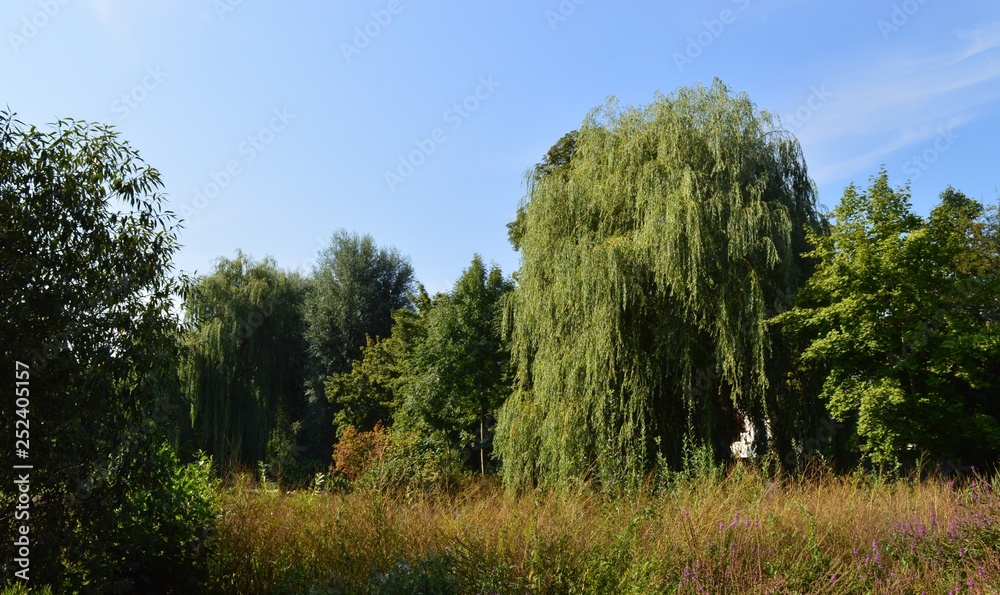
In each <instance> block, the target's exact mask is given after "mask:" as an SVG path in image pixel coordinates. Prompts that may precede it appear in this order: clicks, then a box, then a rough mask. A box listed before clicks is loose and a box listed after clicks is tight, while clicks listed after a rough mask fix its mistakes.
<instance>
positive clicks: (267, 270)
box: [181, 253, 306, 470]
mask: <svg viewBox="0 0 1000 595" xmlns="http://www.w3.org/2000/svg"><path fill="white" fill-rule="evenodd" d="M304 294H305V292H304V287H303V282H302V281H301V279H299V278H298V277H297V276H295V275H290V274H288V273H285V272H284V271H282V270H280V269H278V268H277V266H276V265H275V263H274V261H273V260H270V259H265V260H263V261H259V262H258V261H254V260H252V259H250V258H248V257H246V256H244V255H243V254H242V253H238V254H237V256H236V258H234V259H232V260H229V259H225V258H221V259H219V261H218V262H217V264H216V268H215V271H214V272H213V273H212V274H211V275H207V276H204V277H200V278H199V279H197V281H196V282H195V284H194V285H193V286H192V287H191V288H190V289H189V291H188V293H187V296H186V299H185V304H184V308H185V315H186V324H187V332H186V336H185V347H186V348H185V350H184V354H185V356H184V359H183V361H182V365H181V378H182V382H183V387H184V391H185V393H186V396H187V397H188V399H189V400H190V402H192V403H193V415H192V417H193V421H194V430H195V434H196V441H197V443H198V446H199V447H200V448H202V449H203V450H205V451H206V452H208V453H210V454H212V455H213V456H214V458H215V461H216V462H217V463H218V464H219V465H220V468H221V469H223V470H226V469H230V468H232V467H233V465H236V464H243V465H256V464H257V463H258V462H259V461H262V460H264V459H265V457H266V455H267V447H268V442H269V440H271V438H272V437H275V432H276V431H283V432H284V433H285V434H288V433H290V432H289V428H287V427H284V428H279V423H280V424H283V425H286V426H290V424H291V421H290V420H292V419H295V418H296V416H297V415H300V414H301V411H300V410H301V408H302V406H303V405H302V403H303V401H304V395H303V393H304V390H303V382H304V366H305V358H306V346H305V340H304V338H303V332H304V323H303V321H302V315H301V310H302V300H303V297H304Z"/></svg>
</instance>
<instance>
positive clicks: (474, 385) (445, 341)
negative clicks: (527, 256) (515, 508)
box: [401, 255, 512, 473]
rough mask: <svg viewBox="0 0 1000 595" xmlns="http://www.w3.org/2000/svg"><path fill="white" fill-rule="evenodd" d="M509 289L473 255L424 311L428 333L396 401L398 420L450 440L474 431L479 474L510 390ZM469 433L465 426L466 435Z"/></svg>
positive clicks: (498, 274) (497, 270)
mask: <svg viewBox="0 0 1000 595" xmlns="http://www.w3.org/2000/svg"><path fill="white" fill-rule="evenodd" d="M511 289H512V285H511V282H510V281H509V280H507V279H505V278H504V276H503V273H502V271H501V270H500V268H499V267H498V266H496V265H494V266H492V267H491V268H490V269H488V270H487V268H486V267H485V266H484V264H483V261H482V258H481V257H480V256H479V255H476V256H475V257H474V258H473V260H472V263H471V264H470V265H469V268H467V269H466V270H465V271H464V272H463V273H462V276H461V277H460V278H459V280H458V281H457V282H456V283H455V287H454V290H453V291H452V293H451V294H450V295H447V296H441V297H439V298H438V300H436V303H435V306H434V308H432V309H430V310H429V311H428V312H427V318H426V320H427V323H426V324H427V336H426V339H425V341H424V343H423V344H422V345H420V347H419V349H418V350H417V352H416V353H415V356H416V361H415V365H414V366H413V368H415V369H416V372H417V374H416V378H414V379H413V380H412V381H411V382H410V383H409V389H410V390H409V391H408V393H407V394H406V395H405V397H406V398H405V401H404V402H403V403H402V404H401V405H402V407H403V409H404V411H405V415H404V419H408V420H409V422H410V423H411V424H413V425H414V426H416V428H419V429H423V430H424V431H441V432H444V433H445V434H446V435H449V436H450V437H451V439H452V441H453V442H459V443H461V442H468V441H467V440H461V436H462V435H463V434H466V435H471V434H473V433H477V434H478V438H477V439H476V440H475V443H474V446H473V449H474V450H475V451H476V452H478V455H479V456H478V459H479V460H478V467H479V470H480V472H482V473H485V471H486V468H487V458H488V457H489V453H490V452H491V451H492V425H493V419H494V416H495V415H496V412H497V409H498V408H499V407H500V405H501V404H502V403H503V401H504V399H506V397H507V395H508V394H509V393H510V374H509V365H510V362H509V360H510V356H509V353H508V351H507V348H506V345H505V344H504V341H503V337H502V335H501V314H502V302H503V299H504V296H506V295H507V294H508V293H509V292H510V291H511ZM469 430H472V431H471V432H470V431H469Z"/></svg>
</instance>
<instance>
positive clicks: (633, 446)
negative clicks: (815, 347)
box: [497, 81, 822, 486]
mask: <svg viewBox="0 0 1000 595" xmlns="http://www.w3.org/2000/svg"><path fill="white" fill-rule="evenodd" d="M568 153H569V158H568V160H558V163H559V165H558V166H556V167H555V168H541V170H539V171H538V173H539V175H529V176H528V177H527V180H528V197H527V201H526V203H525V205H524V206H523V211H524V213H523V218H522V221H521V222H520V223H519V224H518V225H517V226H516V234H515V235H513V238H512V239H515V246H516V247H518V248H519V249H520V252H521V255H522V266H521V269H520V271H518V273H517V275H516V279H517V282H518V289H517V291H516V292H515V293H514V298H513V299H512V327H511V330H512V357H513V361H514V364H515V366H516V370H517V381H516V387H515V391H514V394H513V396H512V397H511V398H510V399H508V401H507V403H506V404H505V405H504V407H503V409H502V411H501V415H500V419H499V427H498V431H497V446H498V451H499V453H500V455H501V457H502V459H503V462H504V466H503V471H504V476H505V480H506V481H507V483H508V485H514V486H519V485H524V484H529V483H531V482H534V481H538V480H541V481H543V482H558V481H565V480H568V479H570V478H575V477H579V476H581V475H583V474H584V473H586V472H588V471H593V472H594V473H595V474H596V475H597V476H598V477H600V478H601V479H602V480H604V481H607V482H615V481H619V480H626V481H631V480H634V479H635V478H638V477H640V476H641V474H642V473H643V472H644V470H646V469H648V468H649V467H650V466H651V465H652V464H653V462H654V461H655V460H657V459H658V458H659V457H662V458H663V459H665V460H666V461H667V462H668V464H672V465H679V464H680V462H681V461H682V459H683V456H684V452H683V451H684V444H685V441H686V442H687V443H689V444H700V445H703V446H704V447H706V448H711V449H712V450H713V451H714V452H715V453H716V455H717V456H719V457H721V456H724V455H725V454H728V447H729V444H730V443H731V442H732V441H733V440H734V439H735V438H736V437H737V436H738V435H739V432H740V430H741V429H742V425H743V423H742V420H743V419H747V420H749V422H750V424H751V425H752V426H753V428H754V429H755V430H756V436H757V439H758V443H759V444H758V445H759V446H760V447H761V449H764V448H767V447H768V445H767V443H766V439H767V436H768V435H769V434H768V432H767V426H768V425H769V426H770V428H771V434H770V435H771V436H774V438H775V442H776V444H775V445H772V446H771V448H781V447H782V443H783V441H785V442H787V434H788V425H789V423H790V422H789V421H788V418H787V416H786V415H785V411H784V410H783V402H782V393H781V390H780V388H778V385H779V384H780V379H781V375H780V373H779V372H780V370H779V367H778V366H776V365H774V364H775V358H774V354H775V349H776V347H775V343H776V342H780V338H779V337H777V335H776V333H774V332H773V331H772V330H771V329H769V327H768V325H767V320H768V318H769V317H770V316H772V315H773V314H775V313H776V312H775V310H781V309H784V308H785V307H787V306H786V304H785V301H786V298H785V296H790V295H793V294H794V292H795V290H796V289H797V288H798V286H799V285H800V284H801V282H802V280H803V278H804V277H805V276H806V275H807V273H808V263H806V262H804V261H803V260H802V259H801V258H799V257H798V255H799V254H800V253H801V252H802V251H804V250H805V248H806V244H805V236H804V233H805V228H806V227H811V228H818V227H820V226H821V224H822V221H821V218H820V217H819V216H818V215H817V214H816V212H815V210H814V204H815V198H814V196H815V192H814V186H813V184H812V182H811V181H810V179H809V178H808V176H807V172H806V166H805V164H804V162H803V159H802V154H801V150H800V148H799V145H798V143H797V141H795V139H794V138H792V137H791V136H790V135H789V134H788V133H787V132H785V131H784V130H782V129H781V128H780V127H779V126H778V124H777V123H776V122H775V120H774V119H773V118H772V116H771V115H770V114H768V113H766V112H761V111H758V110H757V108H756V107H755V106H754V104H753V103H752V102H751V101H750V100H749V98H747V97H746V96H745V95H733V94H732V93H731V92H730V90H729V89H728V88H727V87H725V86H724V85H723V84H722V83H720V82H718V81H716V82H715V83H714V84H713V86H712V87H710V88H705V87H701V86H698V87H695V88H683V89H680V90H679V91H677V92H676V93H675V94H673V95H671V96H669V97H663V96H660V97H658V98H657V99H656V101H654V102H653V103H652V104H651V105H649V106H646V107H627V108H622V107H620V106H619V105H618V104H617V103H616V102H614V101H612V102H609V103H608V105H606V106H605V107H604V108H603V109H599V110H596V111H594V112H593V113H591V114H590V115H589V116H588V117H587V119H586V120H585V121H584V123H583V125H582V127H581V128H580V129H579V131H578V133H577V135H576V138H575V140H574V141H573V143H572V151H571V152H568ZM548 170H551V171H548Z"/></svg>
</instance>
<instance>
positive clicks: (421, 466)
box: [0, 82, 1000, 591]
mask: <svg viewBox="0 0 1000 595" xmlns="http://www.w3.org/2000/svg"><path fill="white" fill-rule="evenodd" d="M0 131H2V135H3V136H2V137H0V189H2V192H3V200H2V204H0V208H2V212H0V225H2V226H3V227H2V230H0V232H2V246H0V273H2V275H3V283H2V291H3V292H4V299H3V300H2V302H0V307H2V308H3V312H2V316H0V351H2V353H3V356H4V361H5V362H7V364H9V366H10V368H13V367H14V362H15V361H22V362H25V363H27V364H29V365H30V366H31V374H32V381H31V382H32V384H31V391H32V394H33V395H35V396H34V397H32V408H31V413H30V415H31V420H32V421H31V424H32V428H36V427H38V428H39V431H38V432H37V433H36V434H33V435H32V451H31V457H32V460H33V462H34V464H35V466H36V468H38V469H44V470H45V472H44V474H39V477H38V479H37V480H33V483H32V493H33V495H34V496H35V500H33V502H34V504H33V505H32V510H31V515H32V517H31V518H32V519H33V520H32V523H33V525H32V526H33V527H34V528H33V531H37V533H34V534H33V540H34V541H33V542H32V543H33V544H35V545H34V546H33V547H35V548H36V549H35V551H36V552H37V556H36V557H34V558H33V572H37V575H36V576H45V577H47V578H45V579H44V580H45V581H47V582H48V583H50V584H52V585H53V586H55V587H56V589H57V590H69V591H76V590H81V589H84V588H90V587H87V586H88V585H90V586H91V587H93V586H95V585H96V586H97V588H98V589H110V590H128V589H140V588H141V589H143V590H147V591H148V590H150V589H154V588H158V589H160V590H163V591H171V590H173V591H183V590H185V589H188V588H190V585H191V584H192V583H191V582H189V581H198V580H201V579H200V578H199V577H202V578H203V573H204V571H205V552H204V547H203V546H204V544H205V537H206V536H207V535H209V534H210V532H211V531H210V529H211V517H212V513H211V501H212V494H213V490H214V488H213V483H212V482H213V481H214V480H213V479H211V478H210V476H209V473H208V468H209V463H208V461H209V460H210V461H211V467H212V469H213V470H214V476H215V477H227V476H229V475H231V473H232V472H234V471H238V470H242V469H249V470H252V471H253V472H254V473H257V474H258V478H259V479H260V480H261V481H265V482H271V481H278V482H281V483H283V484H284V485H286V486H288V487H296V486H300V487H301V486H305V485H307V484H310V483H311V484H312V486H313V487H314V488H320V487H322V486H324V485H327V486H329V485H331V484H332V485H334V486H340V487H345V488H346V487H348V486H349V485H351V484H352V483H353V484H355V485H368V486H371V487H374V488H378V489H384V488H403V489H412V488H427V487H431V488H433V487H446V486H449V485H452V483H453V480H455V479H456V478H458V477H460V476H462V475H468V474H472V473H476V474H487V473H498V474H499V475H500V476H501V477H502V479H503V482H504V484H505V485H506V486H507V487H508V488H510V489H513V490H517V489H524V488H528V487H534V486H539V485H541V486H556V485H567V484H571V483H577V482H580V481H582V480H585V481H589V482H591V484H592V485H595V486H602V487H604V488H607V489H612V490H614V489H619V488H626V489H627V488H631V487H635V486H636V485H638V484H639V483H640V482H643V481H645V480H646V479H647V478H648V477H650V474H656V476H657V477H669V476H670V474H672V473H676V472H679V471H685V470H690V469H691V468H692V466H701V467H702V468H704V467H706V466H707V467H714V466H718V465H721V464H724V463H726V462H727V461H731V460H732V459H733V458H735V457H736V452H737V451H736V450H735V449H734V448H733V445H734V443H736V442H738V441H741V442H742V443H743V444H744V447H745V450H746V451H747V452H749V453H751V454H752V455H754V456H755V458H756V459H757V460H760V461H763V462H764V467H766V468H768V469H770V470H771V471H777V470H778V468H779V467H780V468H783V469H784V471H790V472H795V471H797V470H801V469H802V468H803V466H804V465H805V464H806V463H807V462H808V461H809V460H811V459H815V458H820V459H823V460H826V461H828V462H829V463H830V464H831V466H832V468H835V469H841V470H844V469H851V468H856V467H858V466H867V467H875V468H877V469H879V470H882V471H890V472H899V471H901V470H903V469H905V468H906V467H908V466H911V465H913V464H916V463H918V462H919V461H921V460H923V461H933V462H935V463H939V462H941V461H943V460H950V461H953V462H954V463H953V464H954V466H962V465H972V464H975V465H978V466H981V467H987V466H991V465H994V464H995V463H996V462H997V459H998V456H1000V392H998V391H1000V384H998V383H1000V377H998V372H997V370H1000V365H998V364H1000V334H998V328H997V323H998V319H997V317H998V314H1000V276H998V273H1000V270H998V269H1000V216H998V212H997V209H996V207H993V206H990V207H987V206H985V205H983V204H982V203H980V202H978V201H976V200H974V199H972V198H970V197H967V196H965V195H964V194H962V193H961V192H960V191H959V190H956V189H953V188H949V189H947V190H945V191H944V192H943V194H942V195H941V197H940V202H939V204H938V205H937V206H935V207H934V209H933V210H932V211H931V213H930V215H929V216H928V217H920V216H918V215H917V214H916V213H914V212H913V209H912V207H911V205H910V202H909V199H910V197H909V190H908V188H907V187H905V186H904V187H901V188H893V187H892V186H891V184H890V181H889V178H888V174H887V173H886V172H885V171H884V170H883V171H881V172H880V173H879V174H877V175H875V176H874V177H872V179H871V181H870V185H869V187H868V188H859V187H856V186H853V185H852V186H850V187H849V188H847V190H846V191H845V193H844V195H843V197H842V199H841V200H840V203H839V205H838V206H837V207H836V209H835V210H834V211H832V212H830V213H823V212H820V211H819V210H818V208H817V201H816V190H815V187H814V185H813V183H812V181H811V180H810V178H809V177H808V171H807V168H806V164H805V162H804V159H803V157H802V152H801V149H800V147H799V144H798V142H797V141H796V140H795V138H794V137H793V136H792V135H791V134H790V133H788V132H787V131H786V130H784V129H783V128H782V127H781V124H780V122H779V121H777V120H776V119H775V118H774V117H772V116H771V115H770V114H768V113H767V112H762V111H759V110H758V109H757V108H756V106H755V105H754V104H753V103H752V102H751V101H750V99H749V98H748V97H746V96H745V95H739V94H733V93H732V92H731V91H730V90H729V89H728V88H727V87H725V86H724V85H722V84H721V83H719V82H716V83H715V84H714V85H713V86H711V87H702V86H698V87H695V88H690V89H681V90H679V91H678V92H676V93H674V94H672V95H670V96H658V97H657V98H656V100H655V101H654V102H653V103H652V104H650V105H648V106H645V107H621V106H619V105H618V104H617V103H615V102H613V101H612V102H609V103H608V104H607V105H606V106H604V107H603V108H601V109H598V110H595V111H594V112H593V113H592V114H590V115H589V116H588V117H587V118H586V119H585V120H584V122H583V123H582V125H581V126H580V128H579V129H578V130H575V131H573V132H571V133H569V134H567V135H565V136H564V137H563V138H562V139H560V140H559V141H558V142H557V143H556V144H555V145H554V146H553V147H552V149H551V150H550V151H549V153H548V154H547V155H545V156H544V158H543V160H542V162H541V163H539V164H538V165H536V166H535V167H534V168H532V169H531V170H530V171H529V172H528V173H527V174H526V186H527V194H526V196H525V198H524V200H523V201H522V203H521V205H520V207H519V208H518V211H517V216H516V219H515V220H514V221H513V222H511V223H510V224H509V225H508V231H509V236H510V240H511V243H512V245H513V246H514V248H515V249H516V250H517V251H518V252H519V253H520V256H521V264H520V268H519V270H518V271H516V272H513V273H512V274H510V275H509V276H506V275H504V273H503V272H502V271H501V270H500V269H499V267H497V266H495V265H492V266H491V265H487V264H486V263H484V261H483V259H482V258H481V257H480V256H479V255H475V256H474V257H473V258H472V260H471V263H470V265H469V266H468V268H467V269H466V270H465V271H464V272H462V274H461V275H460V277H459V278H458V280H457V281H456V283H455V285H454V287H453V288H452V289H451V291H448V292H443V293H439V294H437V295H433V296H432V295H428V293H427V292H426V291H425V289H424V288H423V286H421V285H420V284H419V283H418V282H417V280H416V276H415V272H414V270H413V267H412V266H411V264H410V262H409V260H408V258H407V257H406V256H404V255H402V254H400V253H399V252H398V251H397V250H396V249H394V248H391V247H386V246H379V245H378V244H376V242H375V241H374V239H373V238H371V237H370V236H367V235H358V234H355V233H351V232H348V231H343V230H341V231H337V232H335V233H334V234H333V236H332V238H331V240H330V243H329V245H328V247H327V248H325V249H324V250H323V251H322V252H321V254H320V255H319V259H318V261H317V265H316V266H315V267H314V268H313V269H312V270H309V271H286V270H282V269H281V268H280V267H278V266H277V264H276V263H275V262H274V261H273V260H271V259H269V258H264V259H263V260H256V259H254V258H253V257H251V256H247V255H244V254H243V253H242V252H240V253H237V254H236V256H235V257H234V258H232V259H229V258H220V259H219V260H218V261H217V262H216V264H215V267H214V269H213V270H212V271H210V272H209V273H207V274H204V275H201V276H198V277H196V278H187V277H183V276H182V277H179V278H178V277H176V276H175V275H173V274H172V268H171V266H172V265H171V258H172V255H173V253H174V252H175V251H176V249H177V248H176V247H177V244H176V234H177V229H178V223H177V221H176V220H175V218H174V217H173V215H172V214H171V213H169V212H168V211H165V210H164V203H163V199H162V196H161V195H160V194H159V188H160V186H161V182H160V179H159V175H158V174H157V172H156V170H154V169H152V168H150V167H148V166H147V165H145V164H144V163H143V162H142V161H141V160H140V159H139V157H138V155H137V154H136V153H135V151H134V150H132V149H131V148H130V147H128V145H127V144H125V143H123V142H122V141H121V140H119V139H118V138H117V137H116V136H115V133H114V132H113V131H112V130H110V129H108V128H104V127H100V126H91V125H87V124H80V123H75V122H64V123H60V124H59V125H57V126H56V127H55V128H54V130H53V131H51V132H40V131H38V130H36V129H34V128H25V127H24V126H23V125H22V124H20V123H19V122H17V121H16V120H15V119H14V118H13V117H12V116H11V115H10V114H7V113H2V114H0ZM176 296H180V297H181V302H180V306H181V311H182V314H181V315H178V314H177V313H176V307H175V305H174V302H173V300H174V299H175V297H176ZM5 365H6V364H5ZM27 415H28V413H27V412H25V414H24V416H25V417H27ZM8 417H9V416H5V419H7V418H8ZM13 426H14V423H13V419H12V418H11V419H10V421H5V427H8V428H9V429H10V432H9V434H13V431H14V428H13ZM830 428H833V430H829V429H830ZM3 449H4V450H3V452H4V453H5V456H7V460H10V459H11V458H12V457H13V454H14V453H13V452H11V450H10V449H11V446H10V443H9V442H5V443H4V446H3ZM198 453H206V454H207V455H209V457H210V458H199V457H200V456H201V455H199V454H198ZM2 489H3V490H4V491H3V492H2V493H0V495H2V498H0V500H2V504H3V506H4V510H5V511H9V510H11V504H12V502H13V501H14V496H15V495H14V494H12V493H10V492H8V491H6V490H8V489H9V488H8V487H7V486H6V485H5V486H3V487H2ZM2 518H3V519H4V520H3V524H4V529H5V530H6V529H8V528H11V527H13V526H14V520H13V518H12V517H11V516H9V515H8V514H7V513H6V512H5V513H4V516H3V517H2ZM95 535H100V536H101V537H100V538H99V539H98V538H95V537H94V536H95ZM3 565H4V566H3V568H4V570H5V571H8V570H11V566H10V565H11V562H10V560H9V559H5V561H4V562H3ZM11 574H12V572H11ZM153 585H156V587H154V586H153Z"/></svg>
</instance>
